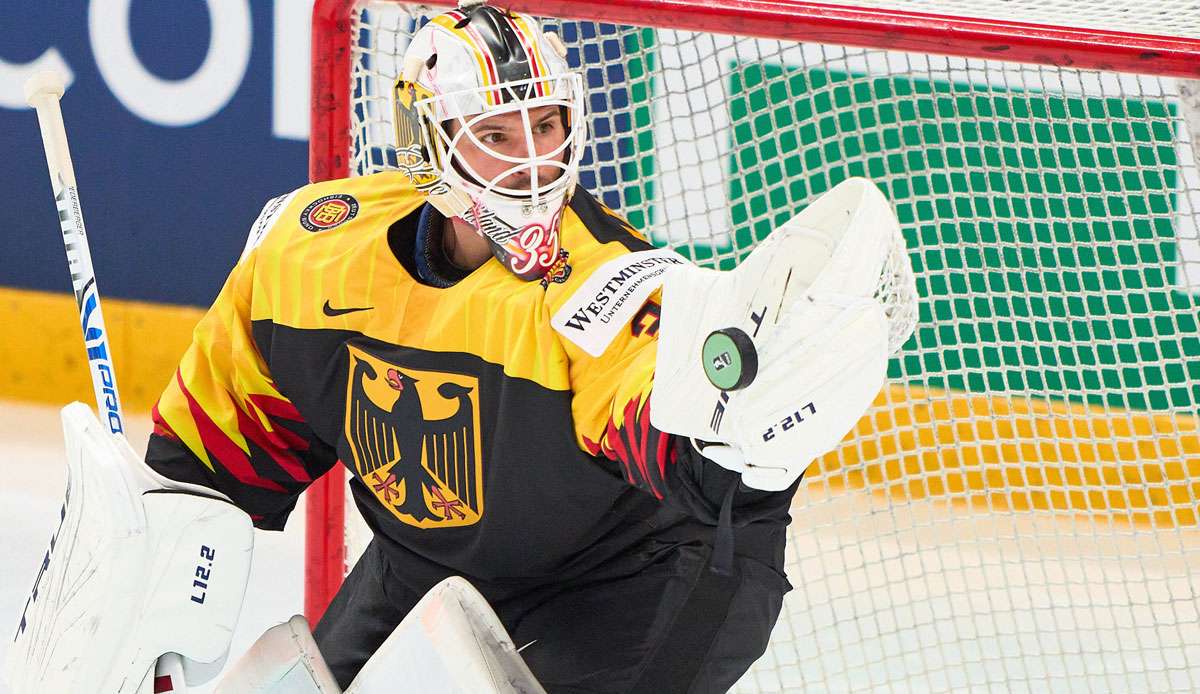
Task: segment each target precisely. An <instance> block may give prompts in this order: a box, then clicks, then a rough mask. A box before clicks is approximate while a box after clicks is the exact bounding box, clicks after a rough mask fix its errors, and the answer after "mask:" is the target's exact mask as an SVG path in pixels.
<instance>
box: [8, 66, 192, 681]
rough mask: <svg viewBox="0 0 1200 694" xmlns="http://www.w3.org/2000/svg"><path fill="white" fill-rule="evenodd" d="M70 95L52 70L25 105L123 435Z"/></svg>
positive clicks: (169, 662) (162, 676) (96, 368)
mask: <svg viewBox="0 0 1200 694" xmlns="http://www.w3.org/2000/svg"><path fill="white" fill-rule="evenodd" d="M65 91H66V85H65V82H64V80H63V77H62V75H60V74H59V73H57V72H53V71H43V72H39V73H37V74H35V75H34V76H33V77H31V78H29V80H28V81H26V82H25V102H26V103H28V104H29V105H30V106H32V107H33V108H34V109H35V110H36V111H37V118H38V126H39V128H40V129H41V133H42V147H43V148H44V149H45V151H46V166H47V168H48V169H49V172H50V186H51V188H52V190H53V192H54V202H55V206H56V207H57V208H58V220H59V226H60V227H61V229H62V235H63V244H64V246H65V247H66V251H67V267H68V268H69V269H70V271H71V287H72V289H73V290H74V292H75V303H76V305H77V306H78V308H79V324H80V327H81V328H82V330H83V345H84V349H86V350H87V361H88V371H89V372H90V374H91V377H92V389H93V390H94V391H95V394H96V407H97V409H98V411H99V412H100V418H101V420H102V421H104V422H105V423H106V424H107V426H108V429H109V431H110V432H112V433H113V434H115V435H118V436H124V434H125V419H124V416H123V414H122V412H121V398H120V396H119V394H118V393H117V377H116V372H115V370H114V369H113V362H112V349H111V347H110V346H109V342H108V330H107V328H106V326H105V324H104V315H103V313H102V312H101V309H100V292H99V290H98V289H97V288H96V273H95V271H94V270H93V269H92V253H91V250H90V249H89V248H88V240H87V232H86V230H85V228H84V225H83V210H82V208H81V207H80V204H79V190H78V187H77V186H76V183H75V167H74V165H73V164H72V163H71V152H70V149H69V148H68V146H67V129H66V125H65V124H64V122H63V116H62V108H61V107H60V104H59V100H60V99H61V98H62V95H63V93H64V92H65ZM185 686H186V685H185V684H184V679H183V661H182V659H181V658H180V657H179V655H177V654H175V653H167V654H165V655H163V656H162V657H160V658H159V660H158V664H157V665H156V666H155V682H154V691H155V692H182V691H184V688H185Z"/></svg>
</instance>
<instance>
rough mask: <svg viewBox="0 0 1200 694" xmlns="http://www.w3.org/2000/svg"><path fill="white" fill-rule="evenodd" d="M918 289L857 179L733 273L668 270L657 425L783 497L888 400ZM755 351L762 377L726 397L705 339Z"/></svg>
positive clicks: (896, 238)
mask: <svg viewBox="0 0 1200 694" xmlns="http://www.w3.org/2000/svg"><path fill="white" fill-rule="evenodd" d="M915 297H916V289H915V281H914V280H913V278H912V272H911V266H910V265H909V262H908V258H907V255H906V252H905V249H904V243H903V239H902V237H901V236H900V231H899V224H898V222H897V220H896V217H895V215H894V214H893V212H892V210H891V207H890V205H889V204H888V202H887V199H886V198H885V197H884V196H883V194H882V193H881V192H880V191H879V189H878V188H877V187H875V185H874V184H873V183H871V182H870V181H867V180H866V179H850V180H847V181H845V182H843V183H841V184H840V185H838V186H837V187H835V188H834V189H833V190H830V191H829V192H828V193H826V194H825V195H823V196H822V197H821V198H819V199H818V200H817V201H815V202H814V203H813V204H811V205H809V206H808V207H807V208H805V209H804V211H802V212H801V213H800V214H798V215H797V216H795V217H794V218H792V219H791V220H789V221H788V222H787V223H786V224H784V225H783V226H782V227H780V228H779V229H777V230H775V232H773V233H772V234H771V235H770V236H769V237H768V238H767V239H766V240H765V241H763V242H762V243H761V244H759V246H758V247H757V248H755V250H754V251H753V252H752V253H751V254H750V255H749V256H748V257H747V258H746V259H745V260H744V261H743V262H742V263H741V264H740V265H739V266H738V267H737V268H736V269H735V270H733V271H730V272H718V271H715V270H707V269H704V268H698V267H694V266H681V267H677V268H672V269H671V270H670V272H669V273H668V274H667V276H666V278H665V280H664V284H663V304H662V317H661V326H660V332H659V341H658V356H657V364H656V368H655V382H654V389H653V392H652V396H651V398H652V407H651V410H650V413H651V421H652V423H653V424H654V426H655V427H656V428H658V429H660V430H662V431H666V432H670V433H673V434H679V435H685V436H691V437H694V438H697V439H702V440H705V441H719V442H724V443H728V444H730V445H731V446H733V447H735V448H736V449H738V450H739V451H740V453H741V456H742V458H743V459H744V461H745V467H744V469H742V470H741V471H742V474H743V481H744V482H745V483H746V484H747V485H749V486H752V487H755V488H758V489H764V490H778V489H784V488H786V487H787V486H789V485H790V484H791V483H792V482H794V481H795V479H796V478H797V477H798V476H799V475H800V474H801V473H802V472H803V471H804V469H805V468H806V467H807V466H808V464H809V462H811V461H812V460H813V459H814V458H816V457H817V456H819V455H822V454H824V453H826V452H828V451H829V450H831V449H833V448H834V447H835V446H836V445H837V444H838V442H839V441H840V440H841V439H842V438H843V437H844V436H845V434H846V433H847V432H848V431H849V430H850V429H851V428H852V427H853V426H854V424H855V423H856V422H857V421H858V419H859V417H861V416H862V414H863V412H865V410H866V408H867V407H868V406H869V405H870V403H871V401H872V400H873V399H874V397H875V396H876V395H877V394H878V392H879V390H880V389H881V388H882V386H883V383H884V379H885V375H886V367H887V359H888V354H889V352H891V351H893V350H895V349H897V348H898V347H899V345H900V344H902V343H903V342H904V341H905V340H906V339H907V338H908V336H909V335H910V334H911V332H912V325H913V316H915ZM731 327H732V328H737V329H740V330H742V331H743V332H744V333H745V334H746V335H747V336H749V337H750V338H751V339H752V342H753V345H754V351H755V353H756V354H757V361H758V373H757V376H756V377H755V379H754V380H753V381H752V382H751V383H750V384H749V385H747V386H745V387H744V388H742V389H740V390H730V391H722V390H721V389H719V388H717V387H716V386H715V385H713V384H712V383H711V382H710V381H709V380H708V377H707V376H706V375H705V372H704V363H703V360H702V349H703V345H704V342H705V340H706V338H707V337H708V336H709V335H710V334H711V333H712V332H713V331H716V330H719V329H725V328H731Z"/></svg>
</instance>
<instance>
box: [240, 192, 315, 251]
mask: <svg viewBox="0 0 1200 694" xmlns="http://www.w3.org/2000/svg"><path fill="white" fill-rule="evenodd" d="M298 192H300V191H299V189H297V190H293V191H292V192H290V193H288V194H286V195H280V196H279V197H277V198H271V199H270V200H268V201H267V204H266V205H263V208H262V212H259V213H258V219H255V220H254V224H253V225H251V227H250V235H249V236H248V237H247V238H246V246H245V248H243V249H242V255H241V257H240V258H238V262H241V261H243V260H245V259H246V256H247V255H249V254H250V251H252V250H254V249H255V248H258V244H260V243H262V240H263V239H265V238H266V237H267V232H269V231H271V227H273V226H275V222H277V221H279V218H280V217H281V216H282V215H283V211H284V210H286V209H287V207H288V205H289V204H290V203H291V202H292V198H294V197H296V193H298Z"/></svg>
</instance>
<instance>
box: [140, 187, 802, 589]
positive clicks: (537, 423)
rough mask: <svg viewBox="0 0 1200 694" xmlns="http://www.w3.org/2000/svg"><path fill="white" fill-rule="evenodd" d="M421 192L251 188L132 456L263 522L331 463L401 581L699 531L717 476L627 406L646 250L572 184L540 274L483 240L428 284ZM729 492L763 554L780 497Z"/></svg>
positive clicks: (643, 404)
mask: <svg viewBox="0 0 1200 694" xmlns="http://www.w3.org/2000/svg"><path fill="white" fill-rule="evenodd" d="M423 204H424V197H423V195H421V194H420V193H419V192H417V191H416V190H414V189H413V188H412V186H411V185H410V184H409V183H408V180H407V178H406V177H404V176H403V175H402V174H398V173H385V174H377V175H374V176H368V177H363V178H357V179H347V180H338V181H330V182H325V183H319V184H314V185H310V186H306V187H304V188H301V189H300V190H298V191H295V192H294V193H292V194H290V195H288V196H284V197H281V198H278V199H276V200H274V201H272V202H271V203H270V204H268V206H267V208H266V209H264V212H263V215H262V216H260V218H259V220H258V222H257V223H256V225H255V229H254V231H253V233H252V237H251V240H250V243H248V245H247V249H246V251H245V252H244V253H243V256H242V258H241V260H240V261H239V263H238V264H237V266H236V267H235V268H234V269H233V271H232V273H231V275H230V277H229V279H228V280H227V282H226V284H225V286H224V288H223V289H222V291H221V293H220V295H219V296H218V298H217V299H216V301H215V303H214V305H213V306H212V308H211V310H210V311H209V312H208V314H207V315H206V316H205V317H204V318H203V319H202V321H201V322H200V324H199V325H198V326H197V328H196V331H195V338H194V342H193V344H192V345H191V347H190V348H189V350H188V351H187V353H186V355H185V356H184V358H183V361H182V363H181V364H180V367H179V370H178V371H177V373H176V375H175V378H174V379H173V381H172V382H171V384H170V385H169V386H168V388H167V389H166V391H165V392H164V393H163V395H162V397H161V399H160V400H159V402H158V404H157V406H156V407H155V410H154V413H153V415H154V420H155V425H156V428H155V433H154V435H153V436H152V439H151V442H150V447H149V452H148V454H147V461H148V462H149V463H150V465H151V466H153V467H154V468H155V469H157V470H159V471H160V472H162V473H163V474H165V475H168V476H171V477H175V478H178V479H187V480H191V481H197V482H201V483H204V484H208V485H209V486H212V487H215V488H217V489H219V490H221V491H222V492H224V493H225V494H227V495H228V496H229V497H230V498H231V499H233V501H234V502H235V503H237V504H238V505H239V506H240V507H242V508H243V509H245V510H246V511H247V512H248V513H250V514H251V515H252V517H253V518H254V521H255V523H256V524H257V525H258V526H259V527H263V528H280V527H282V525H283V522H284V520H285V519H286V517H287V514H288V513H289V512H290V510H291V509H292V508H293V507H294V505H295V502H296V498H297V496H298V495H299V494H300V492H301V491H303V489H304V488H305V487H306V486H307V485H308V484H309V483H310V482H311V481H312V480H313V479H315V478H316V477H318V476H320V475H321V474H323V473H324V472H325V471H326V470H328V469H329V468H330V467H331V466H333V465H335V464H337V463H338V462H339V461H340V462H341V463H342V464H344V465H345V466H346V467H347V468H348V469H349V470H350V472H351V474H352V475H353V479H352V481H351V487H352V490H353V493H354V498H355V502H356V504H357V505H358V507H359V509H360V510H361V511H362V513H363V514H364V517H365V518H366V520H367V523H368V525H369V526H370V528H371V529H372V531H373V532H374V533H375V534H376V537H377V538H378V540H379V542H380V543H382V545H383V546H384V547H385V548H386V550H387V552H388V554H389V556H390V557H391V561H392V563H393V564H394V565H396V566H398V567H401V569H400V570H401V571H402V572H403V573H404V574H405V575H406V576H408V577H410V578H411V583H412V585H413V586H414V587H415V588H417V589H418V590H421V589H423V588H424V587H428V586H429V585H432V583H433V582H434V581H436V580H439V579H440V578H442V577H444V576H445V575H448V574H459V575H463V576H466V577H468V578H470V579H472V580H474V581H475V582H476V583H481V582H486V583H489V584H491V585H505V584H506V583H508V582H516V583H517V584H520V583H525V582H529V581H535V582H541V581H546V580H559V579H561V578H562V577H563V576H571V575H582V574H584V573H586V572H587V571H588V570H589V569H590V568H591V567H594V566H597V565H598V564H599V563H601V562H603V561H605V559H606V558H608V557H610V556H612V555H613V554H614V553H617V552H622V551H625V550H626V549H627V548H629V547H632V546H634V545H635V544H636V543H639V542H640V541H642V540H643V539H644V538H645V537H646V536H648V535H654V534H664V533H665V534H673V535H674V536H678V537H680V538H681V540H685V541H686V540H687V538H688V537H692V538H697V539H701V538H704V537H707V536H708V534H711V525H712V523H713V519H714V518H715V514H716V510H715V509H716V506H715V505H714V504H713V503H712V501H711V498H714V497H716V498H719V496H720V494H719V492H718V493H706V491H705V489H706V487H711V486H713V485H715V484H716V483H717V482H718V481H719V480H721V479H728V475H727V474H724V471H723V470H720V469H719V468H717V467H716V466H715V465H711V464H709V465H705V464H704V463H703V462H702V460H700V459H699V458H698V457H697V456H695V455H694V454H692V453H691V451H690V448H688V447H685V446H681V445H678V442H677V441H675V440H674V439H673V437H670V436H668V435H666V434H663V433H661V432H658V431H656V430H655V429H654V428H653V427H652V426H650V424H649V404H648V403H649V394H650V388H651V385H652V381H653V373H654V359H655V345H656V329H657V304H656V303H655V300H654V297H652V296H650V297H649V298H647V294H648V292H649V290H647V289H645V287H646V286H650V285H651V284H652V283H645V285H644V286H643V287H642V288H638V286H639V285H640V284H643V280H645V278H647V277H651V276H653V275H654V274H655V273H657V272H659V271H660V270H661V267H660V266H661V265H663V264H668V263H670V262H672V261H671V260H670V259H669V257H668V256H667V255H666V254H665V252H663V251H655V250H654V249H653V247H652V246H651V245H650V244H648V243H647V242H646V240H645V239H644V238H642V237H641V236H640V235H639V234H638V233H637V232H635V231H634V230H633V229H632V228H631V227H630V226H629V225H628V224H627V223H626V222H624V220H622V219H621V218H620V217H618V216H617V215H616V214H614V213H613V212H611V211H610V210H608V209H607V208H605V207H604V206H603V205H601V204H600V203H599V202H598V201H596V200H595V198H593V197H592V196H590V195H589V194H588V193H586V192H585V191H582V190H580V191H578V192H577V193H576V195H575V196H574V198H573V200H572V202H571V205H570V208H569V209H568V210H567V211H566V212H565V214H564V218H563V222H562V228H561V239H562V249H563V251H565V252H564V253H562V254H561V262H559V263H558V264H557V265H556V266H555V268H554V270H553V271H552V272H551V273H550V274H548V275H547V277H546V278H544V279H543V280H542V281H541V282H537V281H534V282H526V281H523V280H521V279H518V278H517V277H515V276H514V275H512V274H511V273H510V272H508V271H507V270H506V269H504V268H503V267H502V266H501V265H500V264H499V263H498V262H497V261H496V260H494V259H490V260H488V261H487V262H486V263H485V264H484V265H482V266H481V267H479V268H477V269H476V270H474V271H472V272H470V273H469V274H467V275H466V276H465V277H463V278H462V279H461V280H460V281H458V282H457V283H456V284H454V285H453V286H449V287H441V288H439V287H432V286H428V285H427V284H423V283H421V282H419V281H417V280H416V279H414V277H415V276H416V272H415V270H414V266H413V261H412V254H413V247H414V239H415V234H416V227H417V219H418V217H419V215H420V209H421V206H422V205H423ZM589 280H590V281H589ZM555 326H557V327H555ZM706 470H711V471H706ZM681 475H682V476H683V477H686V479H684V480H683V483H682V484H681V482H680V479H679V478H680V477H681ZM734 483H736V479H734ZM725 486H728V485H727V484H726V485H725ZM748 494H749V496H750V497H753V498H752V499H751V501H752V502H754V503H759V504H760V505H762V506H763V508H765V509H767V511H766V512H759V513H757V514H755V517H757V518H760V519H763V520H765V521H767V525H769V526H770V529H769V532H768V535H769V538H770V539H769V541H768V542H767V545H769V554H770V555H771V556H772V557H776V556H777V557H780V558H781V552H782V528H783V525H784V524H785V523H786V519H787V516H786V506H787V498H786V497H785V496H781V495H757V496H756V495H754V494H753V493H748ZM676 496H679V497H687V499H686V500H685V502H684V503H677V504H669V503H668V504H664V503H662V502H663V500H664V499H665V500H668V501H671V500H672V499H673V497H676ZM706 497H707V498H706ZM763 504H765V505H763ZM697 516H699V517H700V518H701V520H697V518H696V517H697ZM764 547H766V545H764ZM772 563H776V562H775V561H772ZM485 594H486V593H485ZM489 597H492V598H494V597H495V595H494V593H493V595H490V596H489Z"/></svg>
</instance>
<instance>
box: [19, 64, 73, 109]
mask: <svg viewBox="0 0 1200 694" xmlns="http://www.w3.org/2000/svg"><path fill="white" fill-rule="evenodd" d="M66 90H67V80H66V78H65V77H64V76H63V74H62V73H61V72H58V71H57V70H41V71H39V72H37V73H35V74H34V75H33V76H32V77H30V78H29V79H27V80H25V103H27V104H29V105H30V106H37V104H36V103H35V102H36V101H37V100H38V99H39V98H40V97H44V96H53V97H54V98H56V99H61V98H62V95H63V92H65V91H66Z"/></svg>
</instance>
